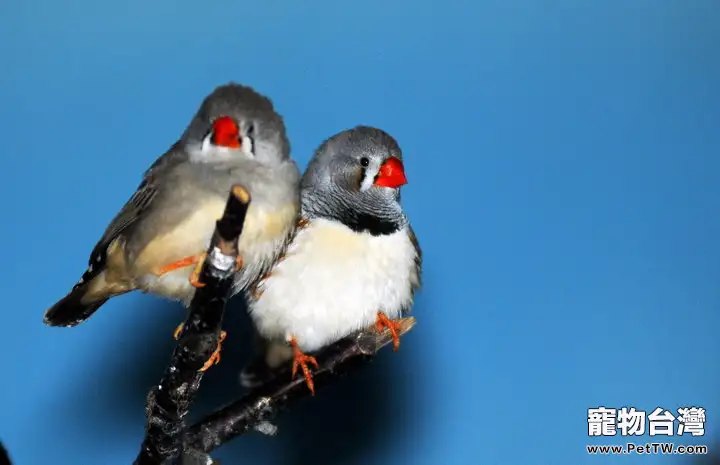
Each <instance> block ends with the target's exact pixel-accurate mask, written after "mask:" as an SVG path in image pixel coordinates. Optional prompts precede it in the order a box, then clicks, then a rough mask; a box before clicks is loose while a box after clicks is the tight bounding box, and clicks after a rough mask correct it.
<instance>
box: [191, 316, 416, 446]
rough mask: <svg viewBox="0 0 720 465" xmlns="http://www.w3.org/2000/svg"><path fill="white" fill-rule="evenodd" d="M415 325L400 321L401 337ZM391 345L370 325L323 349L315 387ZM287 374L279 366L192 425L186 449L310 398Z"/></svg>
mask: <svg viewBox="0 0 720 465" xmlns="http://www.w3.org/2000/svg"><path fill="white" fill-rule="evenodd" d="M414 325H415V319H414V318H405V319H403V320H402V322H401V330H400V334H405V333H407V332H408V331H410V329H412V327H413V326H414ZM390 342H392V336H391V334H390V332H389V331H388V330H384V331H383V332H381V333H378V332H377V331H376V330H375V327H374V326H372V327H370V328H368V329H365V330H363V331H360V332H359V333H356V334H354V335H352V336H350V337H347V338H345V339H342V340H340V341H338V342H336V343H335V344H333V345H332V346H330V347H328V348H326V349H324V350H323V351H321V352H320V353H319V354H318V355H317V361H318V363H319V365H320V369H318V370H315V371H314V372H313V378H314V380H315V388H316V389H321V388H323V387H325V386H327V385H328V384H331V383H332V382H333V381H335V380H336V379H337V378H338V377H340V376H342V375H344V374H346V373H348V372H349V371H351V370H353V369H355V368H357V367H359V366H361V365H363V364H364V363H365V362H368V361H370V360H371V359H372V358H373V357H374V356H375V354H376V353H377V351H378V350H380V349H381V348H382V347H383V346H385V345H387V344H389V343H390ZM290 373H291V368H290V364H287V365H283V366H281V367H279V368H278V369H277V370H275V371H274V372H273V374H272V376H271V378H270V380H269V381H268V382H266V383H265V384H263V385H262V386H259V387H258V388H256V389H254V390H253V391H252V392H250V393H248V394H247V395H245V396H244V397H243V398H242V399H240V400H238V401H236V402H234V403H232V404H230V405H227V406H225V407H223V408H221V409H219V410H217V411H215V412H214V413H212V414H210V415H208V416H207V417H205V418H204V419H203V420H201V421H200V422H198V423H197V424H195V425H193V426H191V427H190V428H189V430H188V432H187V434H186V435H185V445H186V447H188V448H192V449H195V450H198V451H204V452H210V451H212V450H213V449H215V448H216V447H218V446H220V445H221V444H223V443H225V442H227V441H229V440H230V439H232V438H234V437H236V436H239V435H241V434H243V433H245V432H246V431H248V430H250V429H255V428H258V427H259V426H263V425H268V423H267V422H268V421H269V420H271V419H272V418H274V417H275V415H277V414H278V413H279V412H281V411H282V410H285V409H286V408H288V407H289V406H291V405H292V404H293V403H295V402H297V401H299V400H300V399H303V398H306V397H309V396H310V390H309V389H308V388H307V386H306V385H305V379H304V378H303V377H302V376H301V375H298V377H296V378H295V379H291V374H290Z"/></svg>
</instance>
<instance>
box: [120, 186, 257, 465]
mask: <svg viewBox="0 0 720 465" xmlns="http://www.w3.org/2000/svg"><path fill="white" fill-rule="evenodd" d="M249 203H250V196H249V195H248V193H247V191H246V190H245V189H244V188H242V187H241V186H235V187H233V189H232V191H231V193H230V197H229V199H228V202H227V205H226V207H225V212H224V213H223V216H222V218H221V219H220V220H218V222H217V224H216V227H215V233H214V234H213V238H212V241H211V242H210V247H209V248H208V254H207V257H206V259H205V263H204V264H203V267H202V270H201V272H200V281H201V282H202V283H203V284H205V286H204V287H200V288H198V289H197V291H196V292H195V296H194V297H193V300H192V302H191V305H190V311H189V315H188V317H187V320H186V321H185V324H184V328H183V331H182V333H181V335H180V338H179V340H178V344H177V347H176V348H175V350H174V352H173V355H172V358H171V360H170V365H169V366H168V368H167V369H166V370H165V373H164V374H163V377H162V380H161V381H160V384H159V385H157V386H155V387H154V388H153V389H152V390H151V391H150V393H149V394H148V399H147V407H146V416H147V425H146V431H145V439H144V440H143V443H142V448H141V450H140V453H139V454H138V457H137V458H136V459H135V462H134V463H135V465H160V464H163V463H166V462H168V461H169V462H170V463H179V461H180V460H181V459H182V457H183V455H186V454H187V451H184V450H183V441H182V439H183V433H184V429H185V417H186V416H187V414H188V411H189V409H190V405H191V403H192V401H193V400H194V398H195V394H196V393H197V391H198V389H199V388H200V381H201V380H202V377H203V373H202V372H200V371H199V370H200V368H202V366H203V365H204V364H205V362H206V361H207V360H208V359H209V358H210V356H211V355H212V353H213V352H214V351H215V349H216V348H217V345H218V340H219V336H220V330H221V327H222V319H223V313H224V309H225V303H226V301H227V299H228V296H229V291H230V287H231V285H232V276H233V272H234V271H235V264H236V258H237V255H238V250H237V243H238V237H239V236H240V234H241V233H242V229H243V224H244V221H245V215H246V213H247V208H248V204H249Z"/></svg>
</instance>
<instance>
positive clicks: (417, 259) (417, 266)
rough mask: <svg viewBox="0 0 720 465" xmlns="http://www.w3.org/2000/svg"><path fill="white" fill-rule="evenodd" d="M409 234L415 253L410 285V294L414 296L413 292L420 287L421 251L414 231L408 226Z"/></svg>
mask: <svg viewBox="0 0 720 465" xmlns="http://www.w3.org/2000/svg"><path fill="white" fill-rule="evenodd" d="M409 234H410V242H411V243H412V245H413V246H414V247H415V252H417V255H415V269H414V272H415V273H414V274H415V280H414V281H413V283H412V293H413V295H414V294H415V291H417V290H418V289H420V286H422V249H421V248H420V243H419V242H418V240H417V236H415V231H413V228H412V226H409Z"/></svg>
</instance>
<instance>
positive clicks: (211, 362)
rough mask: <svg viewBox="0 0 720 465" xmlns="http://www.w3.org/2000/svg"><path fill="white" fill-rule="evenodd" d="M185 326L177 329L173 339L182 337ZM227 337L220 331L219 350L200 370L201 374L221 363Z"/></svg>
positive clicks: (216, 350)
mask: <svg viewBox="0 0 720 465" xmlns="http://www.w3.org/2000/svg"><path fill="white" fill-rule="evenodd" d="M183 326H184V325H183V323H180V325H179V326H178V327H177V328H175V332H174V333H173V338H175V340H177V339H178V338H179V337H180V334H182V331H183ZM226 337H227V333H226V332H225V331H220V339H219V340H218V345H217V349H215V352H213V353H212V355H211V356H210V358H209V359H208V360H207V362H205V365H203V366H202V368H200V369H199V370H198V371H199V372H201V373H202V372H205V371H207V369H208V368H210V367H211V366H213V365H217V364H218V363H220V350H222V343H223V341H224V340H225V338H226Z"/></svg>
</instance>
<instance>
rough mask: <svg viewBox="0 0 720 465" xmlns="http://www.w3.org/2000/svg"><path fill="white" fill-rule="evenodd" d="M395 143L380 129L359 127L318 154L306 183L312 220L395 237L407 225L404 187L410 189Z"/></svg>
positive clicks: (332, 140) (328, 143) (306, 201)
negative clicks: (401, 198)
mask: <svg viewBox="0 0 720 465" xmlns="http://www.w3.org/2000/svg"><path fill="white" fill-rule="evenodd" d="M402 158H403V157H402V151H401V150H400V146H399V145H398V143H397V141H396V140H395V139H394V138H393V137H392V136H391V135H390V134H388V133H386V132H385V131H383V130H381V129H377V128H373V127H368V126H357V127H355V128H353V129H349V130H346V131H343V132H341V133H339V134H336V135H334V136H333V137H331V138H330V139H328V140H326V141H325V142H323V143H322V145H320V147H319V148H318V149H317V150H316V151H315V155H314V156H313V158H312V160H311V161H310V164H309V165H308V167H307V170H306V171H305V174H304V175H303V178H302V207H303V213H304V215H306V217H307V218H308V219H311V218H329V219H334V220H337V221H340V222H342V223H344V224H345V225H347V226H348V227H350V228H351V229H353V230H355V231H368V232H370V233H371V234H373V235H379V234H391V233H393V232H395V231H397V230H398V229H400V228H402V227H403V226H405V225H406V224H407V218H406V217H405V214H404V213H403V211H402V207H401V206H400V187H401V186H403V185H404V184H407V179H406V178H405V170H404V167H403V163H402Z"/></svg>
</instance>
